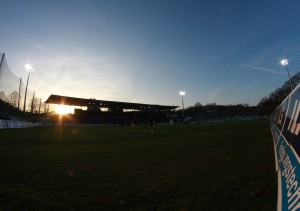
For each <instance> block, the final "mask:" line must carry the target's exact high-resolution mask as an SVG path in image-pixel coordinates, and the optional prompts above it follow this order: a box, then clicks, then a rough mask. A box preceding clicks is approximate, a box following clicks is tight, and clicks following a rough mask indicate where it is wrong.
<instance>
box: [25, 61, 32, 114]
mask: <svg viewBox="0 0 300 211" xmlns="http://www.w3.org/2000/svg"><path fill="white" fill-rule="evenodd" d="M25 69H26V71H27V72H28V77H27V83H26V88H25V97H24V106H23V111H24V112H25V108H26V96H27V87H28V81H29V77H30V73H31V71H32V69H33V68H32V66H31V65H30V64H26V65H25Z"/></svg>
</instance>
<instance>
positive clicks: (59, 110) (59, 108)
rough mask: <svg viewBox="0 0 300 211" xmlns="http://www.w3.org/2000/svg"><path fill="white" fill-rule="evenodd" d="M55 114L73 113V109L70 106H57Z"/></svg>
mask: <svg viewBox="0 0 300 211" xmlns="http://www.w3.org/2000/svg"><path fill="white" fill-rule="evenodd" d="M55 112H56V113H58V114H60V115H63V114H68V113H71V109H70V106H67V105H56V108H55Z"/></svg>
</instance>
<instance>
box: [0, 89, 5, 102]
mask: <svg viewBox="0 0 300 211" xmlns="http://www.w3.org/2000/svg"><path fill="white" fill-rule="evenodd" d="M5 97H6V94H5V92H3V91H1V92H0V99H1V100H3V101H5Z"/></svg>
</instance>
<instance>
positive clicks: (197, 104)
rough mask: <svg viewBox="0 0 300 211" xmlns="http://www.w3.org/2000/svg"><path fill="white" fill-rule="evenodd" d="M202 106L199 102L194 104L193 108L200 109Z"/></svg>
mask: <svg viewBox="0 0 300 211" xmlns="http://www.w3.org/2000/svg"><path fill="white" fill-rule="evenodd" d="M201 106H202V104H201V103H200V102H197V103H195V105H194V107H201Z"/></svg>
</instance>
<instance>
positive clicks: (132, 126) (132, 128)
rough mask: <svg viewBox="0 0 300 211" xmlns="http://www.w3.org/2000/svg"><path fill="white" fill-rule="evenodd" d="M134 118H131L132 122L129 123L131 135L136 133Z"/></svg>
mask: <svg viewBox="0 0 300 211" xmlns="http://www.w3.org/2000/svg"><path fill="white" fill-rule="evenodd" d="M136 122H137V121H136V116H134V117H133V119H132V121H131V131H130V132H131V133H135V132H136Z"/></svg>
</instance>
